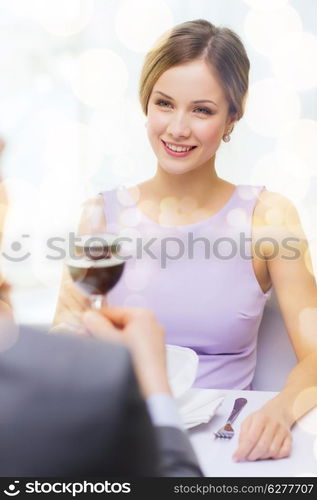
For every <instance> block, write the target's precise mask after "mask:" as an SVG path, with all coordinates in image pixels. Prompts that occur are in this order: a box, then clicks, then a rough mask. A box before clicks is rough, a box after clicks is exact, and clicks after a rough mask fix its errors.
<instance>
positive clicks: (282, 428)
mask: <svg viewBox="0 0 317 500" xmlns="http://www.w3.org/2000/svg"><path fill="white" fill-rule="evenodd" d="M270 403H272V401H271V402H269V403H268V404H267V405H265V406H263V408H261V409H260V410H258V411H256V412H254V413H251V415H249V416H248V417H247V418H246V419H245V420H244V421H243V422H242V424H241V429H240V435H239V445H238V448H237V450H236V451H235V452H234V454H233V459H234V460H235V461H237V462H238V461H243V460H246V461H254V460H264V459H268V458H273V459H279V458H286V457H288V456H289V455H290V453H291V448H292V434H291V431H290V424H289V422H288V421H287V418H286V417H285V416H284V415H282V414H281V409H280V408H274V403H273V404H270Z"/></svg>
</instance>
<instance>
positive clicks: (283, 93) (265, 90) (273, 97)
mask: <svg viewBox="0 0 317 500" xmlns="http://www.w3.org/2000/svg"><path fill="white" fill-rule="evenodd" d="M300 110H301V106H300V100H299V97H298V95H297V94H296V93H295V92H294V91H293V90H292V89H290V88H289V87H285V85H283V84H282V83H281V82H279V81H278V80H276V79H273V78H266V79H265V80H261V81H258V82H255V83H254V84H253V85H251V86H250V90H249V94H248V100H247V103H246V110H245V120H246V122H247V123H248V125H249V127H250V128H251V129H252V130H254V131H255V132H256V133H258V134H260V135H263V136H265V137H277V136H278V135H279V134H280V133H281V132H282V131H283V130H284V128H285V126H286V125H287V124H288V123H289V122H290V121H293V120H297V119H298V118H299V116H300Z"/></svg>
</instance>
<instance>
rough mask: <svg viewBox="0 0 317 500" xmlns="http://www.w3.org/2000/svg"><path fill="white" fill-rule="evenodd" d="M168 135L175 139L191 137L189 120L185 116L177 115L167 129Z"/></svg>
mask: <svg viewBox="0 0 317 500" xmlns="http://www.w3.org/2000/svg"><path fill="white" fill-rule="evenodd" d="M167 133H168V134H170V135H171V136H173V137H174V138H181V137H189V136H190V133H191V129H190V126H189V123H188V120H187V119H186V117H185V116H184V115H183V114H181V115H180V114H175V115H174V116H173V117H171V120H170V122H169V124H168V127H167Z"/></svg>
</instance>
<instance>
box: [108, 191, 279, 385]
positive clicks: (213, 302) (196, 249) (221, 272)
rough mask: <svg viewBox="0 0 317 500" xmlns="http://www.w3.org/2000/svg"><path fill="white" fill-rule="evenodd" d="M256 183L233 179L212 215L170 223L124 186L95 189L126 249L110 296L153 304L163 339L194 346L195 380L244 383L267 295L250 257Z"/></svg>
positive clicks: (251, 364)
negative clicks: (224, 200) (242, 183)
mask: <svg viewBox="0 0 317 500" xmlns="http://www.w3.org/2000/svg"><path fill="white" fill-rule="evenodd" d="M262 189H263V186H259V187H255V186H237V187H236V189H235V191H234V192H233V195H232V196H231V198H230V200H229V201H228V202H227V203H226V204H225V205H224V206H223V207H222V208H221V209H220V210H219V211H218V212H217V213H216V214H214V215H213V216H211V217H208V218H207V219H205V220H202V221H200V222H197V223H195V224H190V225H186V226H174V227H171V226H164V225H161V224H159V223H157V222H155V221H153V220H152V219H150V218H149V217H147V216H146V215H145V214H143V213H142V212H141V211H140V210H139V209H138V207H137V206H136V205H135V203H134V200H133V199H132V197H131V195H130V193H129V192H128V191H127V190H126V189H125V188H119V189H117V190H112V191H107V192H104V193H103V194H102V195H103V197H104V202H105V214H106V220H107V231H108V232H114V233H118V232H119V233H120V235H121V236H122V237H124V238H126V241H127V242H130V244H131V249H133V250H132V251H131V249H130V250H129V252H127V257H131V258H129V260H127V261H126V266H125V271H124V273H123V276H122V278H121V280H120V281H119V283H118V284H117V285H116V287H115V288H114V289H113V290H112V291H111V292H110V293H109V303H110V304H112V305H125V306H137V307H145V308H148V309H150V310H152V311H153V312H154V313H155V315H156V317H157V319H158V321H159V322H160V323H161V324H162V325H163V326H164V327H165V330H166V342H167V343H168V344H174V345H179V346H184V347H190V348H191V349H193V350H194V351H196V353H197V354H198V356H199V360H200V361H199V368H198V375H197V378H196V381H195V383H194V387H201V388H217V389H222V388H223V389H249V388H251V383H252V379H253V375H254V370H255V364H256V346H257V334H258V329H259V325H260V321H261V318H262V314H263V309H264V306H265V303H266V301H267V298H268V297H269V295H270V291H269V292H267V293H263V291H262V290H261V288H260V286H259V284H258V281H257V279H256V277H255V274H254V270H253V265H252V258H251V255H252V254H251V228H252V214H253V211H254V207H255V204H256V201H257V198H258V196H259V194H260V192H261V191H262ZM131 242H133V243H131Z"/></svg>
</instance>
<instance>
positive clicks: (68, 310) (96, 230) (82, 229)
mask: <svg viewBox="0 0 317 500" xmlns="http://www.w3.org/2000/svg"><path fill="white" fill-rule="evenodd" d="M105 232H106V217H105V213H104V199H103V197H102V195H98V196H97V197H96V198H92V199H90V200H87V201H86V202H85V203H84V206H83V210H82V214H81V218H80V222H79V227H78V231H77V233H76V235H78V236H80V235H84V234H103V233H105ZM89 305H90V302H89V299H88V298H87V297H86V296H85V295H84V294H83V293H82V292H81V291H80V290H79V288H78V287H77V286H76V285H75V284H74V282H73V280H72V278H71V276H70V274H69V272H68V269H67V267H65V269H64V272H63V277H62V281H61V287H60V292H59V297H58V301H57V307H56V312H55V317H54V321H53V324H54V325H55V328H56V327H59V326H62V327H63V329H64V330H65V326H67V325H68V326H69V327H70V328H71V329H77V328H79V327H80V324H81V322H80V320H79V314H78V313H81V312H83V311H85V310H86V309H88V307H89Z"/></svg>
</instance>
